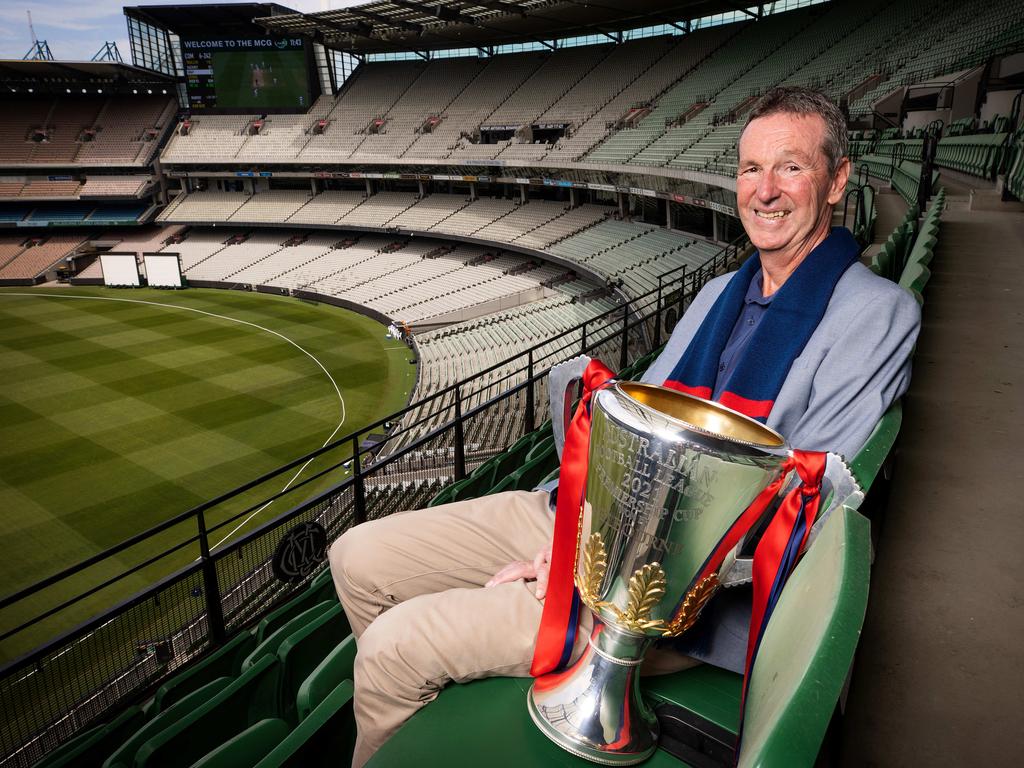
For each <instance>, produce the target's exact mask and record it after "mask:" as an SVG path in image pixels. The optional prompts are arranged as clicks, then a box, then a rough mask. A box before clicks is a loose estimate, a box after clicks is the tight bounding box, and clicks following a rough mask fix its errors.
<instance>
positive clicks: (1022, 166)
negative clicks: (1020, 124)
mask: <svg viewBox="0 0 1024 768" xmlns="http://www.w3.org/2000/svg"><path fill="white" fill-rule="evenodd" d="M1007 169H1008V170H1007V173H1006V188H1007V189H1009V190H1010V194H1012V195H1013V196H1014V197H1016V198H1017V199H1018V200H1024V131H1020V132H1018V136H1017V139H1016V141H1015V143H1014V145H1013V149H1012V151H1011V153H1010V159H1009V161H1008V162H1007Z"/></svg>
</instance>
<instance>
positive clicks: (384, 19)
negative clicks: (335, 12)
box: [344, 5, 424, 34]
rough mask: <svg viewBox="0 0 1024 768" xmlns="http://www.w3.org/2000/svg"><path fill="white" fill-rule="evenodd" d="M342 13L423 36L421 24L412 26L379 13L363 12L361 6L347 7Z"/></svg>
mask: <svg viewBox="0 0 1024 768" xmlns="http://www.w3.org/2000/svg"><path fill="white" fill-rule="evenodd" d="M344 12H345V13H351V14H353V15H355V16H362V17H363V18H364V19H369V20H370V21H374V22H376V23H377V24H381V25H384V26H389V27H398V28H399V29H404V30H405V31H406V32H415V33H416V34H423V30H424V27H423V25H422V24H412V23H411V22H408V21H402V20H401V19H392V18H391V17H390V16H382V15H381V14H379V13H373V12H371V11H366V10H363V8H362V6H358V5H353V6H349V7H347V8H345V9H344Z"/></svg>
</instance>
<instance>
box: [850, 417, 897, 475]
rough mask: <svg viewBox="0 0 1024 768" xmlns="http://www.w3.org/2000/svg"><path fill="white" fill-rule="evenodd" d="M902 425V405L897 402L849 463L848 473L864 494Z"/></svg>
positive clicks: (887, 454) (888, 452)
mask: <svg viewBox="0 0 1024 768" xmlns="http://www.w3.org/2000/svg"><path fill="white" fill-rule="evenodd" d="M902 423H903V403H902V402H901V401H899V400H897V401H896V402H895V403H893V404H892V405H890V406H889V409H888V410H887V411H886V412H885V413H884V414H883V415H882V418H881V419H880V420H879V422H878V424H876V425H875V428H874V430H873V431H872V432H871V435H870V436H869V437H868V440H867V442H866V443H864V447H863V448H861V449H860V451H858V453H857V455H856V456H855V457H854V458H853V461H852V462H850V471H851V472H853V476H854V477H855V478H856V479H857V482H858V483H859V484H860V487H861V488H862V489H863V490H864V491H865V492H866V491H867V490H868V489H869V488H870V487H871V484H872V483H874V481H875V478H876V477H877V476H878V472H879V470H880V469H881V468H882V465H883V464H884V463H885V460H886V458H887V457H888V456H889V454H890V452H891V451H892V447H893V446H894V445H895V444H896V438H897V437H898V436H899V433H900V426H901V425H902Z"/></svg>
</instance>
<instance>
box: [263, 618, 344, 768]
mask: <svg viewBox="0 0 1024 768" xmlns="http://www.w3.org/2000/svg"><path fill="white" fill-rule="evenodd" d="M355 656H356V641H355V637H353V636H351V635H350V636H349V637H348V638H347V639H346V640H345V641H344V642H342V643H340V644H339V645H338V646H337V647H336V648H335V649H334V650H332V651H331V652H330V653H329V654H327V656H326V657H325V658H324V659H323V661H321V662H320V664H319V665H318V666H317V667H316V669H314V670H313V671H312V672H311V673H310V674H309V676H308V677H307V678H306V680H305V681H304V682H303V684H302V686H301V687H300V688H299V693H298V696H297V697H296V709H297V712H298V716H299V724H298V726H297V727H296V728H295V730H294V731H292V732H291V733H290V734H289V735H288V737H287V738H286V739H284V741H282V742H281V743H280V744H279V745H278V746H276V747H275V748H274V749H273V750H272V751H271V752H270V753H269V754H268V755H267V756H266V757H265V758H263V760H261V761H260V762H259V764H258V765H259V768H280V767H281V766H289V768H305V767H306V766H310V765H317V764H319V763H321V762H322V761H323V758H324V756H325V755H330V756H331V759H332V760H333V761H335V762H337V764H339V765H344V764H346V763H347V759H348V757H349V756H350V755H351V754H352V749H353V747H354V745H355V733H356V729H355V719H354V717H353V714H352V692H353V688H352V666H353V664H354V662H355Z"/></svg>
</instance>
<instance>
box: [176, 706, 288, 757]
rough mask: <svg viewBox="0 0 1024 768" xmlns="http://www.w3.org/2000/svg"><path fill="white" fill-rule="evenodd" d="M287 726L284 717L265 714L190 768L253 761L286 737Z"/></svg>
mask: <svg viewBox="0 0 1024 768" xmlns="http://www.w3.org/2000/svg"><path fill="white" fill-rule="evenodd" d="M290 732H291V728H290V727H289V726H288V723H286V722H285V721H284V720H278V719H276V718H267V719H266V720H260V721H259V722H258V723H254V724H253V725H251V726H249V727H248V728H246V729H245V730H244V731H242V732H241V733H240V734H238V735H237V736H233V737H232V738H230V739H228V740H227V741H225V742H224V743H223V744H221V745H220V746H219V747H217V748H216V749H214V750H213V751H212V752H210V753H209V754H207V755H206V756H205V757H203V758H202V759H200V760H199V761H198V762H196V763H194V764H193V765H192V768H240V766H247V765H255V764H256V762H257V761H259V760H260V759H262V758H263V757H264V756H265V755H266V754H267V753H268V752H270V751H271V750H272V749H273V748H274V747H276V746H277V745H278V744H280V743H281V742H282V741H284V740H285V738H287V736H288V734H289V733H290Z"/></svg>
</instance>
